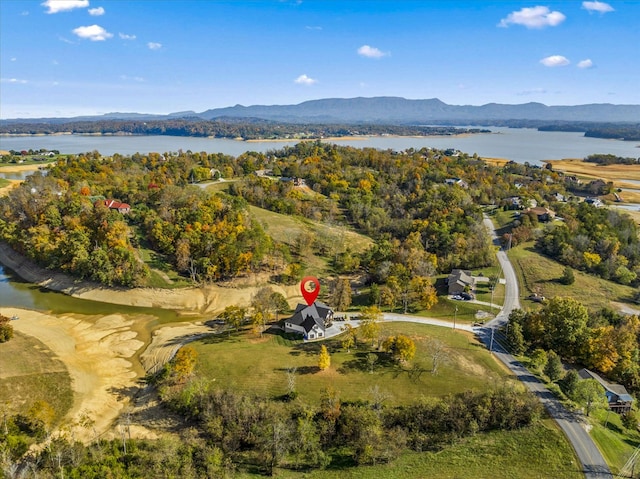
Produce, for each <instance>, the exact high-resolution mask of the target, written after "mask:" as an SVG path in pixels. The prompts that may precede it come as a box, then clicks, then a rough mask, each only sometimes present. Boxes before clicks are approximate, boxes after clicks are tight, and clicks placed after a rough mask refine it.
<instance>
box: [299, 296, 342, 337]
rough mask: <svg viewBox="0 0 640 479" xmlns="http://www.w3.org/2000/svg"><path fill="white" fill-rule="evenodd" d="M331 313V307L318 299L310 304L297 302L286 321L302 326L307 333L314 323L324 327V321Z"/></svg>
mask: <svg viewBox="0 0 640 479" xmlns="http://www.w3.org/2000/svg"><path fill="white" fill-rule="evenodd" d="M332 314H333V311H332V310H331V308H330V307H329V306H327V305H326V304H324V303H322V302H320V301H316V302H315V303H313V304H311V305H306V304H298V306H296V310H295V313H294V314H293V316H291V318H289V320H288V322H289V323H291V324H295V325H296V326H302V327H303V328H304V330H305V331H306V332H307V333H308V332H309V331H311V330H312V329H313V327H314V326H315V325H318V326H319V327H321V328H322V329H324V328H325V321H326V320H327V318H328V317H329V316H331V315H332Z"/></svg>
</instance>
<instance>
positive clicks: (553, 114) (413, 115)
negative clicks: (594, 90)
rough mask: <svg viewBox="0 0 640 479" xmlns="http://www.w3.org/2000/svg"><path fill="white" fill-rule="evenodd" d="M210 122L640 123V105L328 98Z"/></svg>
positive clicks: (249, 109) (233, 113)
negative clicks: (232, 119) (257, 120)
mask: <svg viewBox="0 0 640 479" xmlns="http://www.w3.org/2000/svg"><path fill="white" fill-rule="evenodd" d="M198 116H199V117H200V118H204V119H207V120H212V119H216V118H219V117H237V118H243V117H253V118H262V119H266V120H273V121H283V122H296V123H298V122H305V123H336V122H338V123H343V122H346V123H357V122H372V123H390V122H392V123H396V122H402V123H429V122H434V121H439V122H441V121H451V122H464V121H482V120H543V121H597V122H627V121H629V122H638V121H640V105H612V104H609V103H603V104H596V103H594V104H589V105H577V106H547V105H544V104H542V103H524V104H520V105H505V104H499V103H488V104H486V105H482V106H472V105H461V106H459V105H448V104H446V103H444V102H442V101H440V100H438V99H437V98H432V99H429V100H407V99H406V98H400V97H375V98H328V99H323V100H311V101H306V102H304V103H300V104H298V105H271V106H265V105H254V106H242V105H236V106H233V107H227V108H216V109H212V110H207V111H205V112H202V113H200V114H198Z"/></svg>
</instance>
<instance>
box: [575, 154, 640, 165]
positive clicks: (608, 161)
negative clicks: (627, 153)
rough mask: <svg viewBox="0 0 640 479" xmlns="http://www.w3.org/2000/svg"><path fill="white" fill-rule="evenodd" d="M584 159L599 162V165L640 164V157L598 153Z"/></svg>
mask: <svg viewBox="0 0 640 479" xmlns="http://www.w3.org/2000/svg"><path fill="white" fill-rule="evenodd" d="M583 161H586V162H588V163H597V164H599V165H637V164H640V158H628V157H623V156H616V155H609V154H602V153H600V154H596V155H589V156H587V157H586V158H585V159H584V160H583Z"/></svg>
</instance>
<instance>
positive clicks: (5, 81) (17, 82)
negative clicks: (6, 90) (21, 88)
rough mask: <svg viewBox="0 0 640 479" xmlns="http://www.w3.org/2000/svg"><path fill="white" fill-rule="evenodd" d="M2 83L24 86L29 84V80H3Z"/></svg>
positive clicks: (0, 80)
mask: <svg viewBox="0 0 640 479" xmlns="http://www.w3.org/2000/svg"><path fill="white" fill-rule="evenodd" d="M0 82H2V83H15V84H20V85H24V84H25V83H29V82H28V81H27V80H20V79H18V78H1V79H0Z"/></svg>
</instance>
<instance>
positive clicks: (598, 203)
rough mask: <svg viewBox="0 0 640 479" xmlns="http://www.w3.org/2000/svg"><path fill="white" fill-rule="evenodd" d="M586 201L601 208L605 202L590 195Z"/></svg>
mask: <svg viewBox="0 0 640 479" xmlns="http://www.w3.org/2000/svg"><path fill="white" fill-rule="evenodd" d="M584 202H585V203H587V204H589V205H593V206H595V207H596V208H600V207H602V206H604V203H603V202H602V201H601V200H600V198H595V197H593V196H589V197H588V198H585V199H584Z"/></svg>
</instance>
